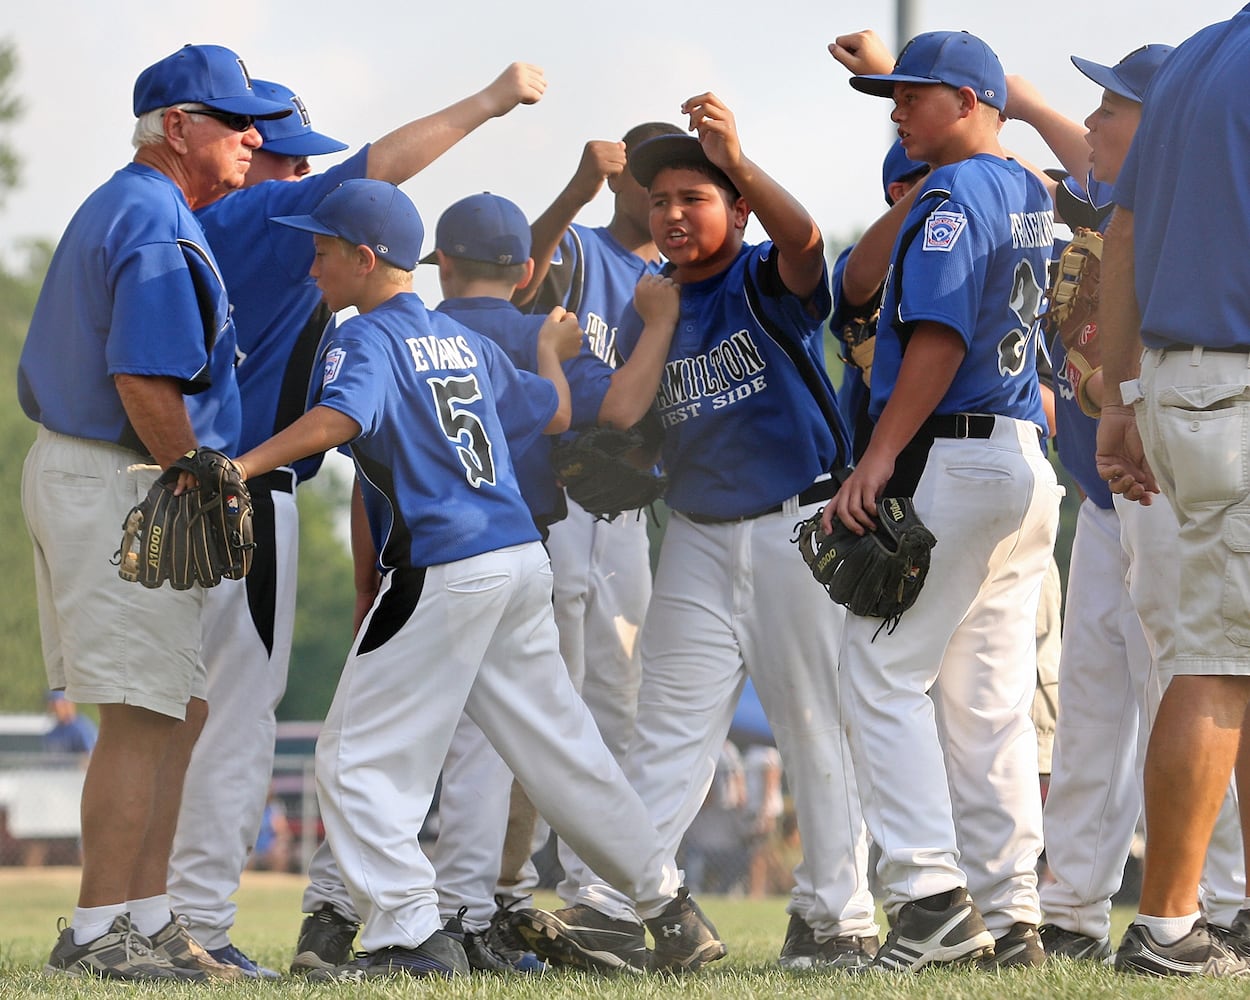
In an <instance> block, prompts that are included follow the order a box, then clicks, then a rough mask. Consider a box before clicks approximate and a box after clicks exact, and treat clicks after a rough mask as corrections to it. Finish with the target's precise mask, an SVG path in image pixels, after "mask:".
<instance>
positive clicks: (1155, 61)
mask: <svg viewBox="0 0 1250 1000" xmlns="http://www.w3.org/2000/svg"><path fill="white" fill-rule="evenodd" d="M1172 48H1173V46H1171V45H1143V46H1142V47H1141V48H1140V49H1134V50H1133V51H1132V52H1130V53H1129V54H1128V55H1126V56H1125V57H1124V58H1123V59H1121V60H1120V61H1119V62H1118V63H1116V64H1115V65H1114V66H1104V65H1102V64H1101V63H1096V62H1092V61H1091V60H1089V59H1081V58H1080V57H1079V56H1072V57H1071V58H1072V65H1073V66H1075V67H1076V68H1077V69H1079V70H1080V71H1081V72H1082V73H1084V74H1085V75H1086V76H1087V77H1089V78H1090V79H1091V80H1093V81H1094V82H1095V83H1096V84H1098V86H1100V87H1102V89H1103V90H1109V91H1111V93H1113V94H1119V95H1120V96H1121V97H1125V98H1128V100H1130V101H1136V102H1137V103H1138V104H1140V103H1141V102H1142V101H1143V100H1145V98H1146V88H1147V87H1148V86H1150V81H1151V80H1153V79H1154V75H1155V71H1156V70H1158V68H1159V67H1160V66H1162V65H1163V60H1164V59H1166V58H1167V57H1168V53H1170V52H1171V51H1172Z"/></svg>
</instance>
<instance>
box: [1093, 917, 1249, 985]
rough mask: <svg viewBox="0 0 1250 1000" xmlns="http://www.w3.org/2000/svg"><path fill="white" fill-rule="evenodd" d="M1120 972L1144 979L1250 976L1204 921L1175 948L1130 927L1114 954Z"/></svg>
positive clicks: (1241, 960)
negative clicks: (1151, 977) (1154, 977)
mask: <svg viewBox="0 0 1250 1000" xmlns="http://www.w3.org/2000/svg"><path fill="white" fill-rule="evenodd" d="M1115 967H1116V971H1118V972H1132V973H1136V974H1137V975H1141V976H1160V977H1162V976H1212V977H1218V978H1231V977H1232V976H1244V975H1246V974H1247V973H1250V966H1248V965H1247V964H1246V960H1245V959H1244V958H1243V957H1242V956H1241V955H1238V954H1237V953H1236V952H1235V951H1233V950H1232V949H1231V948H1230V947H1229V946H1228V945H1226V944H1225V943H1224V941H1223V940H1222V939H1221V938H1220V937H1219V936H1218V935H1216V934H1213V933H1211V930H1210V928H1208V927H1207V922H1206V921H1205V920H1202V919H1199V920H1198V922H1197V923H1196V924H1194V927H1193V930H1191V931H1190V932H1189V933H1188V934H1186V935H1185V936H1184V937H1183V938H1181V939H1180V940H1179V941H1176V942H1174V943H1172V944H1160V943H1159V942H1158V941H1156V940H1155V939H1154V935H1153V934H1151V933H1150V931H1149V930H1148V929H1147V928H1145V927H1144V926H1142V925H1141V924H1137V923H1133V924H1129V925H1128V930H1126V931H1125V932H1124V938H1123V939H1122V940H1121V941H1120V947H1119V949H1118V950H1117V951H1116V953H1115Z"/></svg>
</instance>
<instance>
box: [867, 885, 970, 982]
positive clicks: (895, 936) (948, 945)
mask: <svg viewBox="0 0 1250 1000" xmlns="http://www.w3.org/2000/svg"><path fill="white" fill-rule="evenodd" d="M993 950H994V935H993V934H991V933H990V932H989V931H988V930H986V929H985V921H984V920H982V919H981V913H980V911H979V910H978V909H977V907H976V904H975V903H973V902H972V899H971V898H970V897H969V896H968V890H967V889H963V888H958V889H951V890H949V891H947V892H943V893H938V894H936V895H933V896H926V897H924V898H923V899H915V900H912V901H911V902H910V903H904V904H903V906H902V908H901V909H900V910H899V911H898V913H897V915H896V916H895V918H894V923H893V926H892V927H891V928H890V933H889V934H887V935H886V938H885V944H883V945H882V946H881V949H880V950H879V951H878V952H877V957H876V958H874V959H873V961H872V966H871V969H872V971H874V972H915V971H917V970H919V969H923V968H924V967H925V966H927V965H949V964H951V963H954V962H967V961H971V960H972V959H974V958H980V957H981V956H983V955H988V954H989V953H990V952H991V951H993Z"/></svg>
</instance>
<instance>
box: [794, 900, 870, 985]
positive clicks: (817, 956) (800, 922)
mask: <svg viewBox="0 0 1250 1000" xmlns="http://www.w3.org/2000/svg"><path fill="white" fill-rule="evenodd" d="M878 945H879V942H878V941H877V939H876V938H875V937H856V936H854V935H842V936H839V937H832V938H829V940H827V941H817V940H816V932H815V930H814V929H813V928H812V925H811V924H809V923H808V922H807V921H806V920H804V919H803V918H802V917H800V916H799V915H798V914H797V913H792V914H790V923H789V926H787V927H786V939H785V941H783V942H782V944H781V954H780V955H779V956H778V958H777V964H778V965H779V966H781V968H783V969H786V970H788V971H791V972H803V971H806V970H808V969H858V968H863V967H866V966H869V965H871V964H872V960H873V957H874V956H875V955H876V954H877V948H878Z"/></svg>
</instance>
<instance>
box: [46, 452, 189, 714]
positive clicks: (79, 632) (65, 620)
mask: <svg viewBox="0 0 1250 1000" xmlns="http://www.w3.org/2000/svg"><path fill="white" fill-rule="evenodd" d="M135 457H136V456H135V453H134V452H132V451H128V450H127V449H125V448H121V447H118V446H116V445H111V444H106V443H104V442H101V441H90V440H87V439H85V438H76V437H68V436H66V435H64V434H57V433H54V432H52V431H49V430H47V429H45V428H40V430H39V434H38V437H37V438H36V440H35V443H34V445H33V446H32V447H31V449H30V452H29V453H28V454H27V456H26V463H25V466H24V467H23V470H22V511H23V513H24V514H25V516H26V526H27V528H28V529H29V530H30V536H31V541H32V542H33V544H34V555H35V590H36V594H37V596H38V599H39V629H40V634H41V637H42V640H43V657H44V665H45V668H46V670H47V673H48V686H49V687H51V688H65V690H66V693H67V694H68V695H69V697H70V698H72V699H73V700H74V701H77V702H83V703H86V704H95V705H112V704H125V705H135V706H137V707H140V708H146V709H150V710H151V711H153V712H159V713H160V714H162V715H168V716H172V717H174V718H176V719H181V718H184V717H185V714H186V705H187V701H188V699H190V698H192V697H197V698H203V697H204V693H205V680H204V668H203V666H202V664H201V662H200V630H201V623H200V616H201V611H202V609H203V604H204V592H203V590H202V589H201V588H200V587H192V588H191V589H190V590H184V591H175V590H172V589H171V588H170V587H169V586H168V585H166V586H162V587H160V588H158V589H155V590H149V589H148V588H146V587H143V586H141V585H139V584H136V583H127V582H126V581H124V580H122V579H121V578H120V577H119V576H118V575H117V567H116V565H115V564H114V563H113V562H112V558H113V555H114V553H115V552H116V551H117V548H118V545H119V543H120V542H121V536H122V522H123V521H124V520H125V518H126V514H127V512H129V510H130V508H131V507H133V506H134V505H135V504H136V503H138V502H139V500H140V499H141V498H142V497H143V496H144V494H146V493H147V491H148V487H149V486H151V484H152V483H153V481H154V480H155V479H156V476H157V475H158V474H159V472H160V469H159V468H157V467H156V466H154V465H134V464H132V463H133V462H134V460H135Z"/></svg>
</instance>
